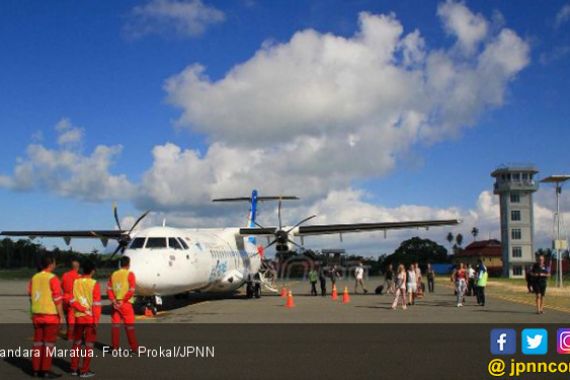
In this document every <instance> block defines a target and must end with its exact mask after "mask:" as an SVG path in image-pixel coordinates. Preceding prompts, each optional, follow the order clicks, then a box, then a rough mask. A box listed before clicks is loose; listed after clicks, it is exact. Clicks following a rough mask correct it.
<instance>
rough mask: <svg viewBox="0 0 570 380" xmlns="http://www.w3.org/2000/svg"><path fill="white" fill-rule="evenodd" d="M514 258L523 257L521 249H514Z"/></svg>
mask: <svg viewBox="0 0 570 380" xmlns="http://www.w3.org/2000/svg"><path fill="white" fill-rule="evenodd" d="M513 257H522V248H521V247H513Z"/></svg>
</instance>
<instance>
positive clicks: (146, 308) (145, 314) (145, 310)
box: [144, 307, 154, 317]
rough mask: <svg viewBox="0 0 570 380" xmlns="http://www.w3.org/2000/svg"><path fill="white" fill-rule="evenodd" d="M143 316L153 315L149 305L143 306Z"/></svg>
mask: <svg viewBox="0 0 570 380" xmlns="http://www.w3.org/2000/svg"><path fill="white" fill-rule="evenodd" d="M144 316H145V317H153V316H154V315H153V314H152V310H151V309H150V307H145V308H144Z"/></svg>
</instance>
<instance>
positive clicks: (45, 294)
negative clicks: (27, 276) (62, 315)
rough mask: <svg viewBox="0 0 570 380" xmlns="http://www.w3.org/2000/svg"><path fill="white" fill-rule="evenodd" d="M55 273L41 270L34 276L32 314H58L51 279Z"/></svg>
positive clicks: (31, 295)
mask: <svg viewBox="0 0 570 380" xmlns="http://www.w3.org/2000/svg"><path fill="white" fill-rule="evenodd" d="M54 277H55V274H53V273H50V272H46V271H41V272H40V273H36V274H35V275H34V276H33V277H32V291H31V294H30V297H31V298H32V314H53V315H57V308H56V306H55V302H53V296H52V293H51V286H50V281H51V279H52V278H54Z"/></svg>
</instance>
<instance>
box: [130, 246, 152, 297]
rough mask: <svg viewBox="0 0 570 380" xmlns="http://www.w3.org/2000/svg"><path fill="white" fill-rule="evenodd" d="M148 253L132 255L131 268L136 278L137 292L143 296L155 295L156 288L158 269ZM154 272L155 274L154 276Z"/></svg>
mask: <svg viewBox="0 0 570 380" xmlns="http://www.w3.org/2000/svg"><path fill="white" fill-rule="evenodd" d="M145 256H146V255H141V254H137V255H132V256H129V257H130V258H131V265H130V270H131V272H133V273H134V275H135V279H136V289H137V294H138V295H142V296H147V295H153V294H154V289H155V288H156V278H157V277H156V273H155V272H156V270H155V269H158V268H154V267H153V265H152V263H150V260H149V258H148V257H145ZM153 274H154V276H153Z"/></svg>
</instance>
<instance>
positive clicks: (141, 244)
mask: <svg viewBox="0 0 570 380" xmlns="http://www.w3.org/2000/svg"><path fill="white" fill-rule="evenodd" d="M145 242H146V245H145ZM141 248H148V249H161V248H171V249H190V247H188V244H186V242H185V241H184V239H182V238H174V237H170V238H165V237H149V238H144V237H139V238H135V239H134V240H133V242H132V243H131V246H130V249H141Z"/></svg>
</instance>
